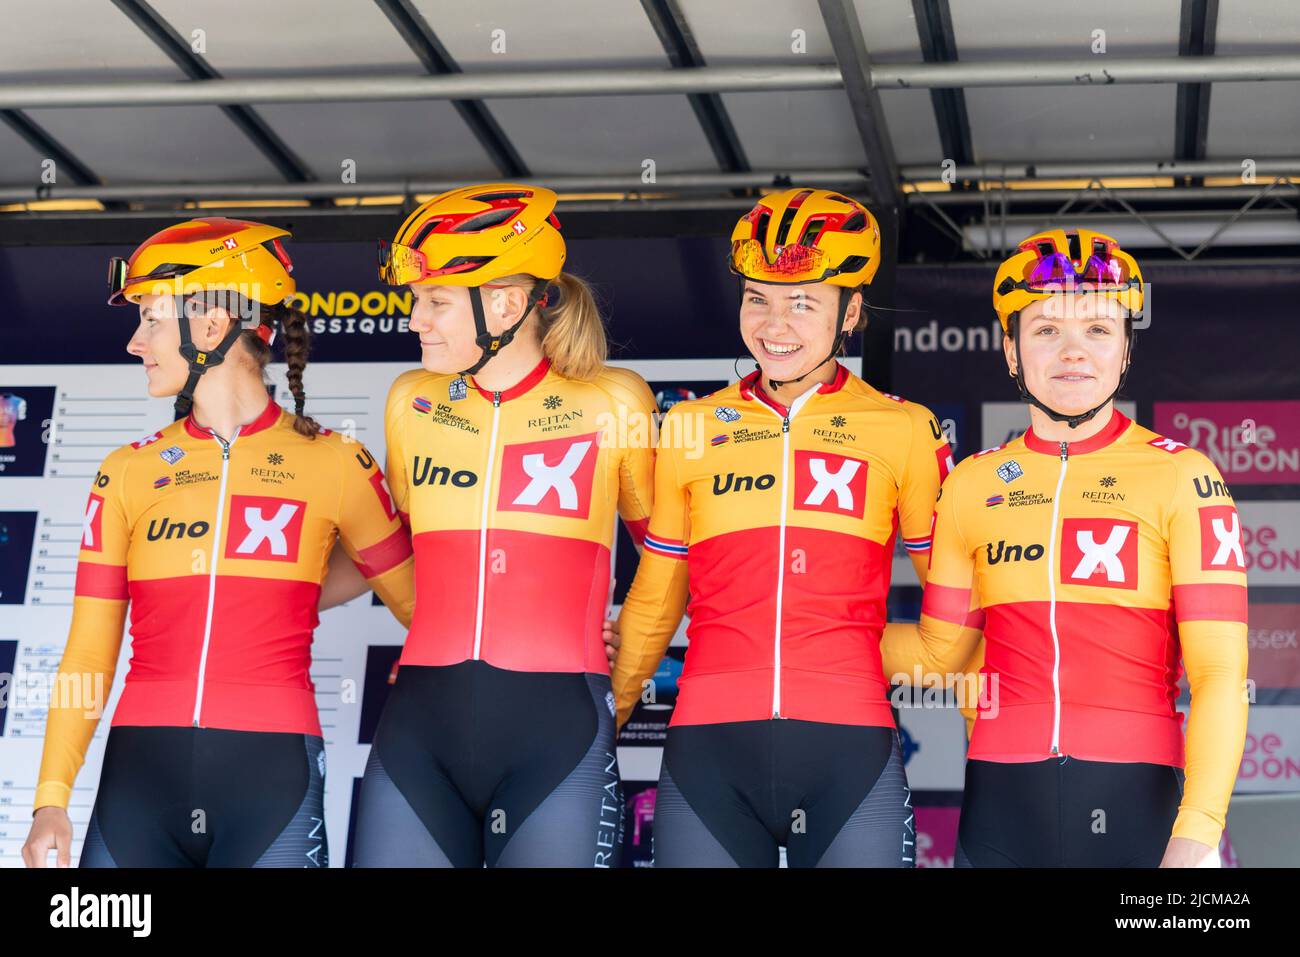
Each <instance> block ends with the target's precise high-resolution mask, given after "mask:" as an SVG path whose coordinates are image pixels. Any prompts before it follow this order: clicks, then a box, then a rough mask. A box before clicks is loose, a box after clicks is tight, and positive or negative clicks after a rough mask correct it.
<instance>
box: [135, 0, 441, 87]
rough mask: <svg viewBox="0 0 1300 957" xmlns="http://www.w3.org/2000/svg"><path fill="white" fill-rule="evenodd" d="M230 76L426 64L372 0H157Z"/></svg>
mask: <svg viewBox="0 0 1300 957" xmlns="http://www.w3.org/2000/svg"><path fill="white" fill-rule="evenodd" d="M151 2H152V4H153V7H154V9H156V10H157V11H158V12H159V13H160V14H162V16H163V17H164V18H165V19H166V20H167V22H168V23H170V24H171V26H172V27H173V28H174V29H175V30H176V32H177V33H179V34H180V35H181V37H182V38H184V39H185V41H186V42H191V41H192V38H193V37H194V31H196V30H201V31H203V33H202V38H203V41H204V45H205V48H206V49H205V51H204V52H203V53H202V54H201V56H202V57H203V58H204V59H205V60H206V61H207V62H208V63H209V64H210V65H211V66H213V67H215V68H216V69H217V70H218V71H220V72H221V74H222V75H224V76H230V77H235V76H250V75H255V76H274V75H276V74H288V73H298V74H302V73H310V74H347V73H354V74H355V73H407V74H422V73H424V67H423V66H422V65H421V63H420V61H419V60H418V59H417V58H416V56H415V54H414V53H412V52H411V48H410V47H409V46H407V45H406V41H405V40H403V39H402V36H401V34H400V33H398V32H397V30H396V28H394V27H393V25H392V24H391V23H390V22H389V20H388V18H387V17H386V16H384V14H383V11H381V10H380V9H379V7H378V6H376V5H375V4H374V3H372V2H357V0H343V2H340V0H274V2H270V3H268V2H267V0H222V2H221V3H212V2H210V0H151Z"/></svg>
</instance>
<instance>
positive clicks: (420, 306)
mask: <svg viewBox="0 0 1300 957" xmlns="http://www.w3.org/2000/svg"><path fill="white" fill-rule="evenodd" d="M407 288H408V289H410V290H411V319H410V322H409V323H408V326H409V328H410V330H411V331H412V332H414V333H415V334H416V335H417V336H419V338H420V363H421V365H423V366H424V368H425V369H426V370H428V371H429V372H435V373H440V374H450V373H455V372H460V371H461V370H462V369H468V368H470V367H471V366H473V365H474V364H475V363H476V362H478V361H479V358H480V357H481V355H482V353H481V352H480V351H479V347H478V345H477V343H475V341H474V339H475V335H476V332H475V329H474V311H473V309H472V308H471V306H470V299H469V297H470V296H471V295H475V296H477V295H480V290H479V289H477V288H469V287H466V286H432V285H428V284H425V283H411V284H410V285H409V286H408V287H407ZM481 289H482V292H481V295H483V306H484V308H483V314H484V319H485V321H486V322H487V327H488V331H489V332H491V333H494V334H495V333H499V332H503V331H504V330H505V329H507V328H508V327H510V326H512V325H514V324H515V323H516V322H518V321H519V317H520V316H521V315H522V314H523V310H524V307H525V306H526V305H527V303H528V293H527V292H526V291H525V290H524V289H523V288H521V287H519V286H486V285H485V286H483V287H481ZM522 331H523V330H521V332H522Z"/></svg>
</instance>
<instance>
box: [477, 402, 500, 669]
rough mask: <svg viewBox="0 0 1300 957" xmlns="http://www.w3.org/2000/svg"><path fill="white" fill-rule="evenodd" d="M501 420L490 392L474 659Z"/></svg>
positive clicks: (480, 638)
mask: <svg viewBox="0 0 1300 957" xmlns="http://www.w3.org/2000/svg"><path fill="white" fill-rule="evenodd" d="M500 420H501V393H500V392H493V393H492V434H491V438H489V439H488V454H487V466H486V468H485V469H484V471H483V512H482V515H481V517H480V519H479V532H478V602H477V604H476V605H475V607H474V660H475V661H478V660H479V659H480V658H481V657H482V652H483V591H484V589H485V588H486V587H487V533H488V509H489V507H490V506H491V504H492V462H493V460H494V459H495V458H496V448H497V424H498V423H499V422H500Z"/></svg>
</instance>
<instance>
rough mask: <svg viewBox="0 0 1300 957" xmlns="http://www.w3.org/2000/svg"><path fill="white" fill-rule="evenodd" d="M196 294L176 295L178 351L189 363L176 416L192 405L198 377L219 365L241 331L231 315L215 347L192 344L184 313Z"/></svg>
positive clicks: (179, 415) (237, 320)
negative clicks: (204, 350)
mask: <svg viewBox="0 0 1300 957" xmlns="http://www.w3.org/2000/svg"><path fill="white" fill-rule="evenodd" d="M197 298H198V297H196V296H190V295H184V294H182V295H179V296H176V321H177V323H178V324H179V326H180V332H181V348H180V353H181V355H182V356H184V358H185V361H186V362H188V363H189V365H190V374H189V378H188V379H186V380H185V386H184V388H182V389H181V391H180V392H178V393H177V395H176V404H175V406H174V408H175V413H176V418H178V419H179V418H180V417H181V416H183V415H186V414H187V413H188V412H189V411H190V408H191V407H192V406H193V405H194V390H195V389H196V388H197V387H198V384H199V377H200V376H202V375H203V373H205V372H207V371H208V370H209V369H211V368H212V367H213V366H219V365H221V363H222V362H224V361H225V359H226V353H227V352H228V351H229V350H230V347H231V346H233V345H234V344H235V340H236V339H238V338H239V334H240V333H241V332H243V331H244V330H243V327H242V326H241V325H240V324H239V319H238V317H235V316H232V317H231V319H232V320H234V321H233V322H232V324H231V326H230V331H229V332H228V333H226V336H225V338H224V339H222V340H221V342H219V343H218V344H217V347H216V348H215V349H212V350H210V351H207V352H202V351H200V350H199V348H198V347H197V346H196V345H195V344H194V340H193V339H192V338H191V337H190V320H189V316H187V315H186V314H185V311H186V310H185V305H186V303H187V302H190V301H193V300H195V299H197Z"/></svg>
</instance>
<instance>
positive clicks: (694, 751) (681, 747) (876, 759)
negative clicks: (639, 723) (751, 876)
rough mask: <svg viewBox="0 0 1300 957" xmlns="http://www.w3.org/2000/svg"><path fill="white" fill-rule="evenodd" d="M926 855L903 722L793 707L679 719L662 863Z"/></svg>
mask: <svg viewBox="0 0 1300 957" xmlns="http://www.w3.org/2000/svg"><path fill="white" fill-rule="evenodd" d="M781 847H785V849H786V863H787V865H788V866H789V867H914V866H916V865H915V861H916V827H915V818H914V817H913V815H912V807H911V791H910V790H909V789H908V786H907V775H906V773H905V772H904V770H903V760H902V754H901V749H900V747H899V742H898V732H897V731H895V730H894V729H893V728H881V727H859V726H856V725H844V724H823V723H820V722H813V721H795V720H791V719H787V718H781V719H775V720H765V721H736V722H727V723H722V724H700V725H683V726H679V727H670V728H669V729H668V740H667V742H666V744H665V746H664V757H663V767H662V769H661V771H660V775H659V789H658V794H657V799H656V802H655V812H654V860H655V866H656V867H776V866H778V862H779V859H780V848H781Z"/></svg>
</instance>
